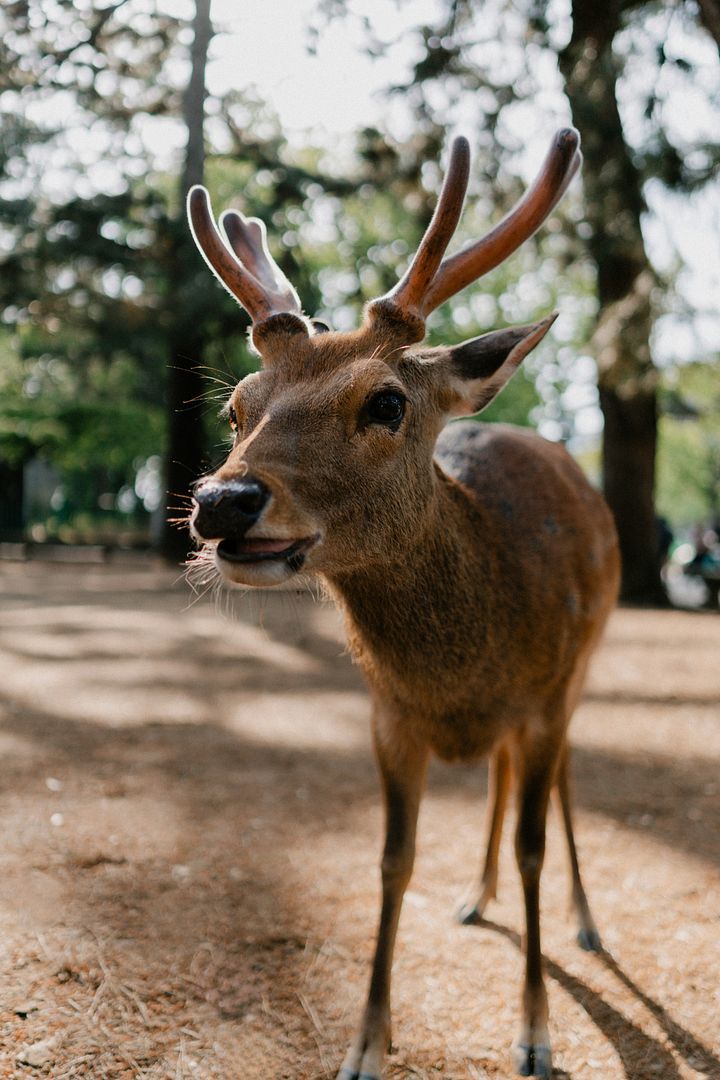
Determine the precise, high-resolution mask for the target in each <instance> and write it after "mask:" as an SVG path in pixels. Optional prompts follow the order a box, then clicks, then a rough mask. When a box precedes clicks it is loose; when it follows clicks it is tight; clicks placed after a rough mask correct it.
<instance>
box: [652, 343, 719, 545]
mask: <svg viewBox="0 0 720 1080" xmlns="http://www.w3.org/2000/svg"><path fill="white" fill-rule="evenodd" d="M662 403H663V407H664V415H663V417H662V419H661V422H660V446H659V452H658V472H657V507H658V513H660V514H662V515H663V516H664V517H666V518H667V520H668V521H670V522H671V524H672V525H673V526H674V527H675V528H678V527H687V526H690V525H693V524H696V523H698V522H710V521H716V520H718V519H720V377H719V372H718V364H717V363H715V364H699V363H698V364H688V365H685V366H682V367H677V368H675V369H673V370H672V371H671V372H669V373H668V375H667V377H666V383H665V388H664V391H663V395H662Z"/></svg>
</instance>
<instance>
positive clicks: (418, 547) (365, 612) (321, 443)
mask: <svg viewBox="0 0 720 1080" xmlns="http://www.w3.org/2000/svg"><path fill="white" fill-rule="evenodd" d="M547 325H549V321H548V322H546V323H543V324H538V326H535V327H527V328H522V329H521V330H519V331H517V332H513V333H508V332H501V333H500V334H498V335H492V336H489V340H488V344H487V346H486V347H485V351H484V353H483V354H482V355H481V356H480V358H479V359H478V361H477V367H478V369H479V374H478V376H477V377H475V378H474V377H473V355H474V353H473V348H475V349H477V348H478V345H477V343H476V344H475V346H473V347H471V346H472V343H470V345H467V346H463V347H461V349H459V350H458V356H457V358H455V357H454V355H453V350H446V349H440V350H425V351H423V350H418V351H413V350H411V349H409V348H407V347H402V346H400V345H398V333H397V328H396V325H395V324H394V323H390V324H389V325H388V327H387V333H384V332H383V322H382V318H376V320H375V321H374V323H372V324H366V326H365V327H364V328H363V329H362V330H361V331H358V332H356V333H353V334H333V333H325V334H319V335H312V333H310V332H308V331H307V330H306V329H305V328H304V327H302V326H300V327H298V326H297V325H296V324H295V323H293V321H292V319H288V320H285V321H283V320H279V321H278V322H277V323H276V324H275V332H274V333H269V332H268V331H269V329H270V328H269V327H268V328H266V332H265V333H264V334H263V335H261V344H262V346H263V360H264V363H265V367H264V370H262V371H261V372H259V373H256V374H254V375H251V376H248V378H246V379H245V380H243V382H242V383H241V384H240V385H239V386H238V388H237V389H236V390H235V392H234V393H233V396H232V399H231V401H232V405H233V408H234V410H235V412H236V414H237V417H238V425H239V430H238V435H237V439H236V443H235V446H234V448H233V450H232V451H231V453H230V454H229V456H228V459H227V461H226V462H225V464H224V465H222V466H221V468H220V469H219V470H218V471H217V472H216V473H215V475H214V477H213V478H212V481H213V483H217V482H220V483H223V482H228V481H237V480H238V479H239V478H242V477H245V476H251V477H253V478H255V479H257V480H260V481H261V482H262V483H264V484H265V485H266V486H267V487H268V488H269V490H270V491H271V493H272V498H271V499H270V502H269V504H268V506H267V508H266V509H265V510H264V512H263V513H262V515H261V517H260V518H259V520H258V522H257V523H256V524H254V525H253V526H252V527H251V528H250V529H249V530H248V532H247V537H248V538H249V539H252V538H255V537H259V538H263V537H267V538H273V537H283V538H288V539H297V538H301V537H315V538H316V540H315V543H314V544H313V546H312V547H311V549H310V551H309V553H308V554H307V558H306V563H305V569H306V570H307V571H311V572H315V573H318V574H320V575H321V576H322V577H323V578H324V579H325V581H326V582H327V584H328V585H329V588H330V590H331V592H332V594H333V595H334V596H335V598H336V599H337V601H338V603H339V604H340V605H341V607H342V608H343V610H344V613H345V620H346V624H347V632H348V639H349V642H350V648H351V650H352V652H353V655H354V656H355V657H356V659H357V660H358V662H359V663H360V664H361V665H362V667H363V669H364V671H365V674H366V676H367V679H368V682H369V685H370V689H371V693H372V696H373V701H374V719H373V730H374V738H375V746H376V752H377V757H378V762H379V765H380V770H381V776H382V778H383V784H384V790H385V800H386V808H387V815H388V835H387V842H386V851H385V857H384V860H383V880H384V903H383V916H382V920H381V931H380V934H379V938H378V947H377V953H376V960H375V964H374V968H373V976H372V980H371V988H370V994H369V998H368V1005H367V1007H366V1012H365V1016H364V1019H363V1023H362V1025H361V1028H360V1033H359V1035H358V1037H357V1039H356V1040H355V1042H354V1043H353V1045H352V1046H351V1049H350V1051H349V1053H348V1057H347V1058H346V1061H345V1064H344V1066H343V1069H342V1070H341V1072H340V1074H339V1075H340V1076H342V1077H344V1078H348V1077H350V1078H352V1077H357V1076H360V1075H362V1076H364V1077H379V1075H380V1070H381V1067H382V1058H383V1055H384V1052H385V1049H386V1047H387V1044H388V1040H389V1031H390V1026H389V1025H390V1020H389V978H390V963H391V956H392V947H393V941H394V935H395V929H396V925H397V919H398V917H399V911H400V903H401V900H402V893H403V891H404V888H405V885H406V884H407V881H408V880H409V876H410V870H411V867H412V853H413V848H414V829H415V817H416V813H417V805H418V803H419V798H420V791H421V787H422V778H423V776H424V771H425V764H426V760H427V754H428V752H429V751H432V752H435V753H436V754H438V755H439V756H440V757H442V758H445V759H457V760H466V759H469V758H477V757H480V756H483V755H487V754H489V753H496V754H497V755H498V759H497V760H498V765H497V768H498V770H499V773H498V778H499V779H498V784H497V787H498V792H499V794H498V799H497V803H496V806H495V808H494V819H493V825H492V828H491V832H490V836H489V839H488V858H487V865H486V868H485V871H484V874H483V881H482V884H481V887H480V889H479V892H478V897H477V900H476V901H475V902H474V903H472V902H471V903H470V904H469V905H468V906H467V907H466V910H465V916H464V917H465V921H477V919H479V918H480V917H481V916H482V911H483V909H484V905H485V903H486V902H487V901H488V900H489V899H490V898H491V896H492V895H494V888H495V878H496V862H497V848H498V844H499V834H500V829H501V827H502V817H503V812H504V806H505V802H506V795H507V788H508V780H507V776H509V773H508V769H510V768H511V767H512V770H513V772H514V775H515V777H516V782H517V787H518V797H519V818H520V819H519V827H518V833H517V836H516V847H517V851H518V861H519V865H520V869H521V874H522V876H523V884H524V888H525V890H526V897H527V907H528V961H527V974H526V983H525V990H524V993H523V1027H522V1030H521V1036H520V1039H519V1041H518V1046H519V1049H518V1061H519V1064H520V1068H521V1070H524V1071H525V1072H527V1069H528V1068H531V1069H535V1070H536V1072H537V1074H538V1075H549V1072H548V1070H549V1068H550V1065H549V1062H550V1051H549V1040H548V1036H547V1029H546V1014H547V1006H546V999H545V992H544V987H543V985H542V975H541V969H540V959H539V957H540V951H539V950H540V943H539V924H538V902H537V889H538V885H539V875H540V868H541V865H542V851H543V843H544V840H543V838H544V821H545V813H546V808H547V802H548V799H549V796H550V790H551V788H552V787H553V785H554V784H555V783H556V780H557V781H558V782H559V780H560V779H561V780H562V783H561V784H560V786H559V788H558V791H559V795H560V797H561V800H562V806H563V812H564V813H565V811H566V815H565V817H564V821H565V824H566V829H567V832H568V841H569V843H570V849H571V856H572V857H573V858H574V843H573V840H572V832H571V820H570V810H569V795H568V790H567V776H566V754H567V751H566V743H565V731H566V727H567V724H568V721H569V719H570V715H571V713H572V709H573V708H574V705H575V703H576V700H577V697H578V694H579V691H580V687H581V684H582V678H583V676H584V673H585V670H586V667H587V663H588V659H589V656H590V654H591V652H592V649H593V647H594V646H595V644H596V642H597V640H598V637H599V635H600V632H601V630H602V627H603V625H604V622H605V620H606V618H607V615H608V613H609V611H610V610H611V608H612V606H613V604H614V601H615V596H616V590H617V581H618V555H617V545H616V541H615V535H614V530H613V526H612V522H611V519H610V515H609V512H608V510H607V508H606V506H605V504H604V503H603V500H602V499H601V497H600V496H599V495H598V494H597V493H596V492H595V491H594V490H593V489H592V488H591V487H590V485H589V484H588V483H587V481H586V480H585V478H584V477H583V475H582V473H581V471H580V470H579V469H578V467H577V466H576V465H575V463H574V462H573V461H572V459H571V458H570V457H569V456H568V455H567V453H566V452H565V451H564V449H563V448H561V447H560V446H557V445H553V444H550V443H547V442H545V441H544V440H542V439H540V438H538V437H537V436H535V435H533V434H530V433H529V432H527V431H523V430H520V429H515V428H511V427H507V426H503V425H491V426H487V425H481V424H477V423H475V422H468V421H465V422H461V423H457V424H453V425H449V426H447V427H444V424H445V422H446V420H447V418H448V414H451V413H455V414H462V413H463V412H467V411H470V410H471V409H472V408H474V407H475V403H476V402H477V400H478V399H479V400H484V389H483V388H484V387H487V386H489V387H490V392H492V393H493V394H494V393H495V392H497V388H498V387H497V385H496V384H497V383H498V382H503V381H505V379H506V378H507V377H509V374H510V373H511V371H512V370H514V367H515V366H516V365H517V363H518V362H519V359H521V358H522V355H524V351H527V347H529V346H527V344H526V343H527V342H530V343H532V344H534V343H535V341H536V340H538V339H539V337H541V336H542V334H543V333H544V332H545V330H546V329H547ZM484 340H485V339H481V342H480V344H481V345H482V342H483V341H484ZM518 342H520V344H518ZM503 346H504V347H503ZM506 355H507V357H508V358H507V359H506V360H505V359H504V358H505V356H506ZM488 358H490V359H488ZM380 389H382V390H387V389H396V390H398V391H401V392H402V393H403V394H404V395H405V396H406V398H407V411H406V415H405V417H404V419H403V422H402V425H401V426H400V428H399V429H398V430H397V431H391V430H389V429H388V428H384V427H382V426H381V425H372V424H371V425H363V423H362V419H361V418H362V415H363V407H364V403H365V402H366V401H367V400H368V398H369V397H370V396H371V395H372V394H373V393H377V391H378V390H380ZM443 428H444V430H443ZM438 436H439V437H438ZM436 443H437V447H436ZM434 452H435V453H436V459H435V460H433V453H434ZM219 563H220V565H221V570H222V572H223V573H224V574H225V576H226V577H228V578H229V579H230V580H232V581H236V582H238V583H244V584H251V585H252V584H273V583H275V582H276V580H279V579H277V578H275V577H270V578H268V577H267V574H268V573H270V571H268V570H267V568H266V566H265V564H262V565H261V566H260V567H259V568H258V566H257V565H255V564H253V565H252V566H251V567H250V568H248V567H246V566H245V565H244V564H241V565H240V566H237V565H229V566H226V565H222V560H219ZM275 573H276V569H275V568H273V570H272V574H275ZM288 576H291V571H290V570H287V568H285V569H283V570H282V578H281V580H284V579H285V578H286V577H288ZM572 865H573V892H574V896H575V901H576V907H577V909H578V914H579V917H580V920H581V932H582V933H585V935H586V937H587V938H588V940H590V942H591V944H592V942H593V941H594V938H593V935H595V937H596V931H595V929H594V923H593V922H592V917H591V916H590V913H589V908H588V906H587V901H586V899H585V895H584V892H583V890H582V885H581V884H580V879H579V873H578V872H577V860H576V858H575V861H574V862H573V864H572ZM591 939H592V940H591Z"/></svg>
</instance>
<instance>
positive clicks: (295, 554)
mask: <svg viewBox="0 0 720 1080" xmlns="http://www.w3.org/2000/svg"><path fill="white" fill-rule="evenodd" d="M316 539H317V537H315V536H310V537H306V538H304V539H301V540H292V541H288V540H287V538H285V539H279V540H274V539H271V538H264V537H263V538H257V539H252V540H246V539H244V538H241V537H235V536H228V537H226V538H225V539H224V540H221V541H220V542H219V543H218V546H217V554H218V556H219V557H220V558H221V559H225V560H227V562H231V563H258V562H270V561H273V560H274V561H278V562H280V561H282V562H286V563H287V564H288V566H289V567H290V568H291V569H292V570H296V571H297V570H299V569H300V567H301V566H302V564H303V563H304V561H305V556H306V554H307V552H308V551H309V550H310V548H311V547H312V546H313V544H314V543H315V541H316Z"/></svg>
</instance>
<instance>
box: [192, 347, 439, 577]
mask: <svg viewBox="0 0 720 1080" xmlns="http://www.w3.org/2000/svg"><path fill="white" fill-rule="evenodd" d="M431 366H432V365H430V364H429V363H428V362H425V361H423V360H422V358H420V357H405V358H403V360H401V361H399V362H396V363H389V362H386V361H384V360H381V359H377V358H373V359H369V358H366V357H362V356H361V357H358V358H355V359H353V360H351V361H350V362H346V363H343V364H342V365H339V366H337V367H330V369H329V370H328V369H327V368H323V367H321V369H320V371H318V372H316V373H315V374H314V375H313V374H311V373H309V372H307V371H305V372H302V371H295V372H293V371H292V370H287V369H286V368H285V367H284V366H283V365H278V366H277V367H270V368H268V369H266V370H263V371H260V372H257V373H256V374H253V375H250V376H248V377H247V378H246V379H244V380H243V381H242V382H241V383H240V384H239V385H238V386H237V388H236V389H235V391H234V392H233V394H232V397H231V399H230V402H229V405H228V414H229V419H230V423H231V425H232V426H233V428H234V430H235V441H234V445H233V447H232V450H231V451H230V453H229V455H228V458H227V460H226V461H225V462H224V464H223V465H222V466H221V467H220V468H219V469H218V470H217V471H216V472H215V473H214V474H213V475H212V476H210V477H207V478H206V479H205V480H203V481H202V482H201V484H200V485H199V486H198V487H197V489H196V492H195V499H196V504H197V505H196V508H195V511H194V513H193V518H192V528H193V531H194V532H195V534H196V536H197V537H199V538H200V539H202V540H205V541H207V542H210V543H211V544H213V545H214V547H215V555H214V557H215V562H216V566H217V567H218V569H219V570H220V571H221V573H222V575H223V577H224V578H225V579H226V580H228V581H230V582H233V583H236V584H243V585H274V584H279V583H281V582H283V581H285V580H287V579H288V578H289V577H291V576H293V574H295V573H297V571H299V570H300V569H303V571H307V572H313V573H314V572H318V571H320V572H324V573H328V574H337V573H342V572H347V571H348V570H351V569H356V568H357V567H358V566H362V565H363V564H366V563H368V562H374V561H377V560H379V559H385V558H387V557H388V556H389V555H390V556H392V554H393V553H400V552H402V549H403V545H404V544H405V543H407V542H409V538H411V537H413V536H416V535H417V533H418V527H419V523H421V521H422V516H423V513H424V511H425V509H426V507H427V504H428V501H429V500H430V499H431V498H432V492H433V472H432V464H431V461H432V451H433V446H434V443H435V439H436V437H437V434H438V432H439V430H440V427H441V425H442V423H443V420H444V413H445V410H444V396H445V397H446V396H447V395H443V393H442V391H441V389H440V388H439V387H438V383H437V380H435V379H433V378H431V377H430V369H431Z"/></svg>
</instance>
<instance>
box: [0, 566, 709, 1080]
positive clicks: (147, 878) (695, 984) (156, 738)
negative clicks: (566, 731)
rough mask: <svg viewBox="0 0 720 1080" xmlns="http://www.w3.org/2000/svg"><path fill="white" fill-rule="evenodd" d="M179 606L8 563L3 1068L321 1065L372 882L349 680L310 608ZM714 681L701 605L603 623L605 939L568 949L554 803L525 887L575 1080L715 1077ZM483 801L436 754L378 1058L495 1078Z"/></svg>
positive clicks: (2, 661) (352, 989)
mask: <svg viewBox="0 0 720 1080" xmlns="http://www.w3.org/2000/svg"><path fill="white" fill-rule="evenodd" d="M190 599H191V597H190V594H189V592H188V589H187V586H186V585H185V583H184V582H183V581H182V580H179V579H178V575H177V574H174V573H172V572H171V571H168V570H167V569H164V568H162V567H160V566H158V565H154V564H152V563H149V562H145V561H141V560H137V561H129V560H128V561H126V562H119V563H110V564H107V565H98V566H80V565H51V564H42V563H39V562H31V563H12V562H0V753H1V761H2V764H1V765H0V826H1V831H2V844H1V845H0V1077H13V1078H15V1077H25V1076H43V1077H52V1078H53V1080H63V1078H71V1077H80V1076H85V1077H93V1078H96V1080H115V1078H119V1077H127V1078H130V1077H133V1078H134V1077H147V1078H158V1080H160V1078H168V1080H171V1078H172V1080H181V1078H183V1080H184V1078H191V1077H192V1078H203V1080H204V1078H222V1080H235V1078H241V1080H281V1078H287V1080H321V1078H330V1077H333V1076H334V1070H335V1069H336V1068H337V1066H338V1064H339V1061H340V1059H341V1057H342V1054H343V1051H344V1046H345V1043H346V1040H347V1039H348V1038H349V1036H350V1033H351V1030H352V1027H353V1024H354V1022H355V1019H356V1016H357V1013H358V1010H359V1006H360V1002H361V999H362V995H363V991H364V987H365V982H366V966H367V961H368V958H369V955H370V950H371V932H370V931H371V927H372V926H373V924H374V920H375V916H376V910H377V902H378V897H377V891H378V890H377V869H376V867H377V859H378V850H379V844H380V831H381V817H380V809H379V799H378V792H377V783H376V779H375V774H374V767H373V763H372V759H371V753H370V747H369V738H368V731H367V714H368V706H367V699H366V696H365V693H364V690H363V686H362V682H361V679H360V677H359V674H358V672H357V670H356V669H355V668H354V667H353V666H352V664H351V662H350V660H349V658H348V656H347V655H346V654H345V652H344V648H343V643H342V640H343V639H342V631H341V627H340V624H339V620H338V617H337V614H336V613H335V611H334V610H333V608H332V607H331V606H330V605H328V604H325V603H318V602H315V601H314V600H313V599H312V598H311V597H310V596H309V595H307V594H303V595H296V594H290V593H274V594H262V595H257V594H254V595H252V596H247V597H245V598H243V597H237V598H235V599H234V601H233V604H232V606H233V607H234V613H232V614H231V613H227V612H224V611H223V610H220V609H219V608H218V606H216V604H215V603H214V601H213V600H212V599H210V598H205V599H200V600H198V601H197V602H196V603H194V604H193V605H192V606H188V605H189V600H190ZM225 603H227V601H226V600H222V601H221V604H225ZM719 698H720V618H718V616H717V615H712V614H707V615H704V614H692V613H685V612H645V611H634V610H624V611H619V612H617V613H616V614H615V615H614V617H613V619H612V621H611V624H610V628H609V633H608V636H607V640H606V642H605V644H604V646H603V649H602V651H601V653H600V655H599V656H598V658H597V662H596V664H595V666H594V668H593V671H592V675H591V679H590V683H589V686H588V691H587V694H586V696H585V699H584V701H583V704H582V706H581V708H580V710H579V712H578V715H577V717H576V719H575V722H574V725H573V742H574V746H575V776H576V782H577V785H576V786H577V801H578V835H579V841H580V845H581V856H582V861H583V866H584V871H585V880H586V885H587V888H588V892H589V895H590V897H591V900H592V904H593V909H594V912H595V917H596V920H597V922H598V925H599V927H600V929H601V933H602V934H603V938H604V942H605V944H606V946H607V949H608V953H607V954H606V955H604V956H591V955H587V954H584V953H582V952H581V951H580V950H578V949H577V947H576V946H575V945H574V944H573V940H572V939H573V928H572V924H571V922H570V921H569V920H568V918H567V914H566V907H567V904H566V901H567V875H566V867H565V861H564V852H563V849H562V844H561V842H560V836H559V830H558V829H557V823H556V822H551V827H550V836H549V850H548V858H547V864H546V865H547V869H546V871H545V875H544V878H543V925H544V931H545V933H544V951H545V954H546V957H547V968H548V975H549V978H548V983H549V993H550V1004H551V1015H552V1031H553V1037H554V1045H555V1064H556V1069H557V1072H556V1075H557V1076H558V1077H563V1078H565V1080H591V1078H597V1080H601V1078H602V1080H623V1078H629V1080H686V1078H697V1077H715V1078H717V1077H720V794H719V793H720V769H719V767H718V765H719V760H720V709H719V708H718V704H719ZM484 795H485V777H484V769H482V768H465V767H450V766H447V767H446V766H442V765H439V764H438V765H435V766H434V767H433V769H432V773H431V776H430V781H429V788H428V795H427V798H426V800H425V803H424V805H423V810H422V815H421V822H420V850H419V857H418V862H417V869H416V873H415V876H414V878H413V882H412V884H411V888H410V892H409V894H408V898H407V903H406V907H405V910H404V913H403V920H402V923H401V930H400V937H399V949H398V957H397V965H396V981H395V1030H394V1040H395V1043H396V1045H397V1052H396V1053H395V1054H394V1055H393V1056H392V1058H391V1059H390V1064H389V1068H388V1076H389V1077H391V1078H399V1077H408V1078H409V1077H413V1078H415V1080H429V1078H431V1077H432V1078H435V1077H444V1078H450V1080H465V1078H471V1080H478V1078H491V1080H501V1078H503V1080H505V1078H508V1077H510V1076H511V1069H510V1058H509V1052H508V1047H509V1043H510V1041H511V1039H512V1037H513V1035H514V1033H515V1026H516V1020H517V1007H518V992H519V983H520V972H521V959H520V955H519V952H518V931H519V929H520V927H521V913H520V897H519V889H518V885H517V878H516V874H515V871H514V868H513V865H512V852H511V847H512V845H511V844H510V843H508V842H506V844H505V845H504V849H503V855H502V860H501V892H500V896H499V900H498V902H497V903H496V904H495V905H494V906H493V908H492V910H491V911H489V912H488V914H489V916H490V918H491V919H492V922H491V923H488V924H487V925H485V926H482V927H479V928H465V927H459V926H456V925H455V924H454V923H453V921H452V918H451V915H452V912H453V909H454V907H455V906H456V903H457V901H458V899H459V897H460V896H461V895H462V893H463V892H464V890H465V887H466V886H467V885H468V884H469V882H470V880H471V879H472V877H473V875H474V873H475V871H476V865H477V862H478V851H479V845H480V835H481V819H482V808H483V802H484Z"/></svg>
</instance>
